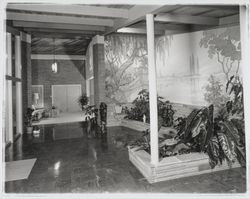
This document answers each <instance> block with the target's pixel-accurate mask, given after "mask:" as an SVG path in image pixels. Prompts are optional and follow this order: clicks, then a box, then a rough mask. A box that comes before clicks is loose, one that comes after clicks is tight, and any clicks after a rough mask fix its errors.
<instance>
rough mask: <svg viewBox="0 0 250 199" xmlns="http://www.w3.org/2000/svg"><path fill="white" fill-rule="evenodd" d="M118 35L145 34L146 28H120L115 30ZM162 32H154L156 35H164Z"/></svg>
mask: <svg viewBox="0 0 250 199" xmlns="http://www.w3.org/2000/svg"><path fill="white" fill-rule="evenodd" d="M117 32H118V33H133V34H146V33H147V31H146V28H130V27H126V28H120V29H118V30H117ZM164 33H165V32H164V31H162V30H156V31H155V34H156V35H164Z"/></svg>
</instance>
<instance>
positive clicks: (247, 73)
mask: <svg viewBox="0 0 250 199" xmlns="http://www.w3.org/2000/svg"><path fill="white" fill-rule="evenodd" d="M249 23H250V15H249V6H248V5H245V6H243V5H242V6H240V40H241V64H240V67H241V69H242V74H243V92H244V118H245V139H246V140H249V138H250V103H249V102H250V89H249V85H250V78H249V77H250V68H249V63H250V58H249V50H250V47H249V46H250V28H249ZM249 149H250V143H249V142H246V150H248V151H249ZM249 158H250V154H249V153H247V159H248V160H249ZM248 174H249V173H248ZM249 188H250V185H249V184H248V189H249Z"/></svg>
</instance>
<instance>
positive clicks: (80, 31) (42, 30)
mask: <svg viewBox="0 0 250 199" xmlns="http://www.w3.org/2000/svg"><path fill="white" fill-rule="evenodd" d="M24 30H25V31H27V32H34V33H35V32H38V33H39V32H46V33H64V34H79V35H95V34H96V33H97V32H96V31H88V32H85V31H82V30H70V29H46V28H24Z"/></svg>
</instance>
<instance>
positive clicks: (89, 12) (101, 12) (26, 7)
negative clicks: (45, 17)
mask: <svg viewBox="0 0 250 199" xmlns="http://www.w3.org/2000/svg"><path fill="white" fill-rule="evenodd" d="M7 9H11V10H22V11H31V12H46V13H48V12H51V13H60V14H71V15H72V14H73V15H83V16H95V17H96V16H99V17H111V18H128V16H129V15H128V10H127V9H120V8H107V7H98V6H87V5H60V4H8V5H7Z"/></svg>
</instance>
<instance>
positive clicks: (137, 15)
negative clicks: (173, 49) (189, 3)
mask: <svg viewBox="0 0 250 199" xmlns="http://www.w3.org/2000/svg"><path fill="white" fill-rule="evenodd" d="M177 7H179V5H168V6H163V5H136V6H134V7H132V8H131V9H129V10H128V18H127V19H119V20H118V19H116V20H115V21H114V26H113V27H112V28H107V31H106V32H105V33H104V35H107V34H110V33H112V32H115V31H116V30H118V29H119V28H123V27H126V26H129V25H131V24H134V23H136V22H139V21H141V20H143V19H145V16H146V14H149V13H152V14H157V13H158V12H160V11H163V10H164V11H165V12H168V11H170V10H173V9H175V8H177Z"/></svg>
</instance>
